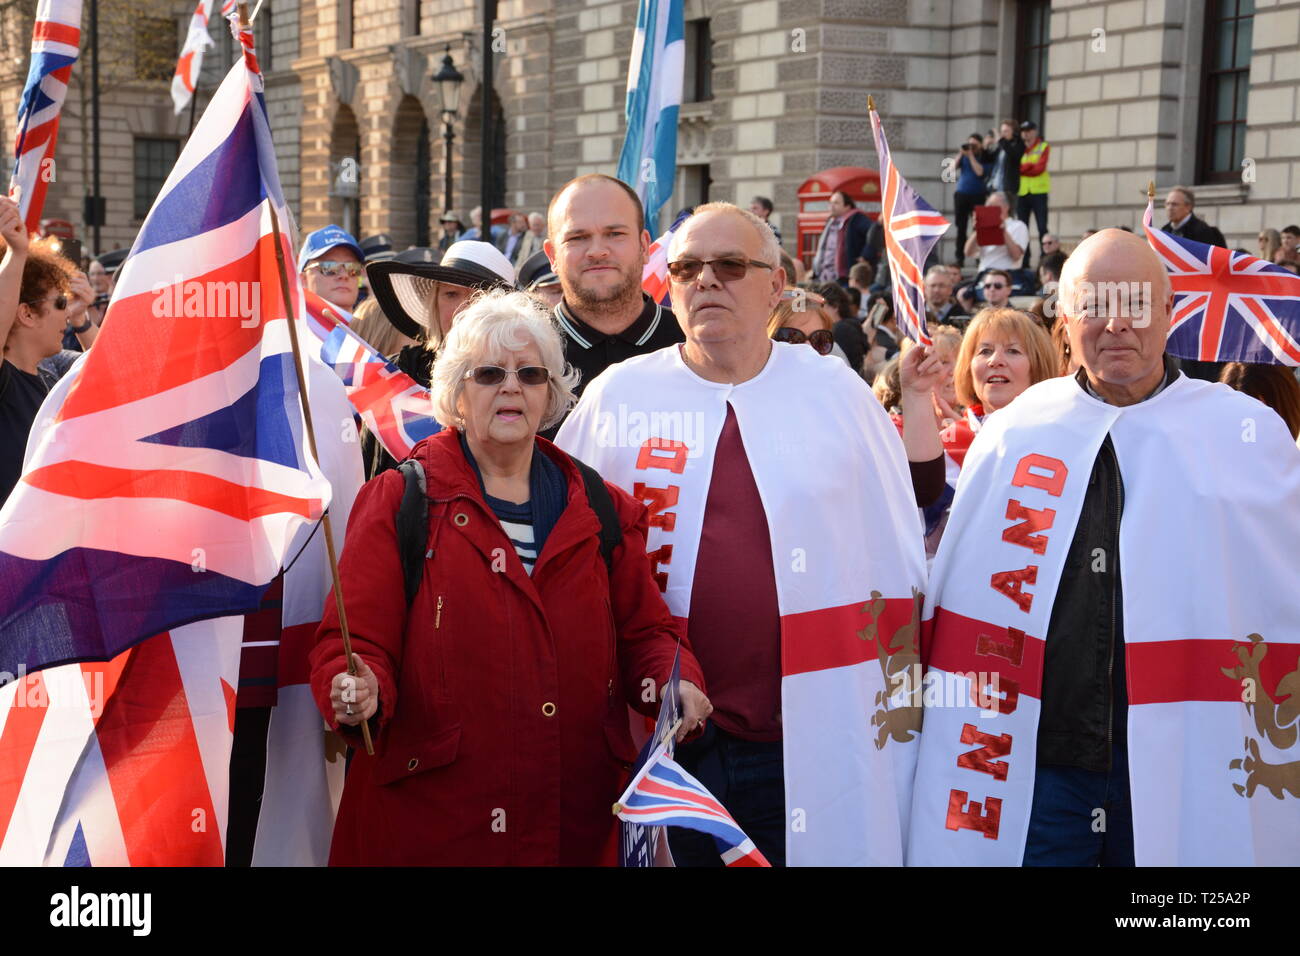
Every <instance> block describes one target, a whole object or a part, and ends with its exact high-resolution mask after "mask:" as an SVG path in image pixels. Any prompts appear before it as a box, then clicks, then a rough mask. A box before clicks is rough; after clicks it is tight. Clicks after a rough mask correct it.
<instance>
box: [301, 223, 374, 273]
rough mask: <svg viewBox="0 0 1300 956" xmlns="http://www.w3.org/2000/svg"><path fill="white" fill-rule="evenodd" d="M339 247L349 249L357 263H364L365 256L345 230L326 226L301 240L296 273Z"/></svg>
mask: <svg viewBox="0 0 1300 956" xmlns="http://www.w3.org/2000/svg"><path fill="white" fill-rule="evenodd" d="M339 246H345V247H347V248H348V249H351V250H352V252H353V254H355V255H356V257H357V262H365V261H366V254H365V253H364V252H362V251H361V246H359V245H358V244H357V241H356V240H355V239H353V238H352V236H351V235H350V234H349V233H347V232H346V231H345V230H343V229H341V228H340V227H338V226H326V227H325V228H324V229H317V230H316V231H315V232H313V233H310V234H309V235H308V236H307V238H306V239H305V240H303V244H302V251H301V252H299V253H298V271H299V272H302V270H303V269H305V268H307V263H309V262H311V261H312V260H313V259H319V258H320V257H321V256H323V255H325V253H327V252H329V251H330V250H331V249H336V248H338V247H339Z"/></svg>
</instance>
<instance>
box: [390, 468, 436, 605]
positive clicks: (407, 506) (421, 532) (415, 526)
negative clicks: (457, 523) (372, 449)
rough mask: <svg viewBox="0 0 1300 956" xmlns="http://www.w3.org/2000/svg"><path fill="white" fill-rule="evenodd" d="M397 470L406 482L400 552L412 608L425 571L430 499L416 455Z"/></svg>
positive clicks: (399, 531) (399, 514)
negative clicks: (426, 492)
mask: <svg viewBox="0 0 1300 956" xmlns="http://www.w3.org/2000/svg"><path fill="white" fill-rule="evenodd" d="M397 470H398V471H400V472H401V473H402V479H403V480H404V481H405V482H406V487H405V488H404V489H403V491H402V503H401V504H400V505H399V506H398V508H397V553H398V554H399V555H400V556H401V559H402V583H403V584H404V585H405V588H406V606H407V607H408V608H409V607H410V606H411V604H412V602H414V601H415V594H416V592H417V591H419V590H420V578H421V577H422V576H423V574H424V559H425V557H426V556H427V555H426V552H427V550H428V545H429V499H428V496H427V495H426V494H425V483H424V466H423V465H421V464H420V462H419V461H418V460H417V459H415V458H408V459H407V460H406V461H404V462H402V463H401V464H400V465H398V466H397Z"/></svg>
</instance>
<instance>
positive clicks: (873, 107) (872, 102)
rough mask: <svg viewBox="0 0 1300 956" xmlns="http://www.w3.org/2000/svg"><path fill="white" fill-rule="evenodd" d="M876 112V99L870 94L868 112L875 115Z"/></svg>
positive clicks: (868, 96) (868, 95)
mask: <svg viewBox="0 0 1300 956" xmlns="http://www.w3.org/2000/svg"><path fill="white" fill-rule="evenodd" d="M875 111H876V98H875V97H874V96H872V95H871V94H870V93H868V94H867V112H868V113H874V112H875Z"/></svg>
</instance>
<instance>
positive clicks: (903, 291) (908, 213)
mask: <svg viewBox="0 0 1300 956" xmlns="http://www.w3.org/2000/svg"><path fill="white" fill-rule="evenodd" d="M868 112H869V113H870V114H871V131H872V133H873V134H874V135H875V137H876V154H877V156H879V158H880V182H881V197H880V225H881V227H882V228H883V229H884V232H885V255H886V256H888V258H889V274H890V277H891V278H892V280H893V285H894V315H895V317H896V318H897V320H898V326H899V328H901V329H902V330H903V334H904V335H906V336H907V337H908V338H910V339H912V340H913V341H916V342H919V343H920V344H922V345H929V344H931V341H930V333H929V331H928V330H927V329H926V327H925V284H924V272H925V260H926V258H927V257H929V255H930V250H931V249H933V248H934V244H935V243H936V242H938V241H939V238H940V237H941V236H942V235H943V234H944V233H945V232H946V231H947V230H948V220H947V219H944V218H943V216H941V215H940V214H939V213H938V212H937V211H936V210H935V208H934V207H933V206H931V205H930V204H929V203H928V202H926V201H925V200H924V199H922V198H921V196H920V194H919V193H917V191H916V190H915V189H913V188H912V187H911V186H910V185H908V182H907V180H906V179H904V178H903V175H902V173H900V172H899V171H898V167H897V166H895V165H894V160H893V157H892V156H890V153H889V141H888V140H886V139H885V131H884V130H883V129H881V126H880V115H879V114H878V113H877V112H876V111H875V110H874V109H870V108H869V109H868Z"/></svg>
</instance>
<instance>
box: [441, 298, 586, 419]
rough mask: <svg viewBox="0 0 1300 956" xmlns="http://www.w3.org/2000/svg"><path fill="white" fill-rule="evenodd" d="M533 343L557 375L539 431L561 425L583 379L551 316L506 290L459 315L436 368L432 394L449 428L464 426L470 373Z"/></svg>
mask: <svg viewBox="0 0 1300 956" xmlns="http://www.w3.org/2000/svg"><path fill="white" fill-rule="evenodd" d="M529 342H531V343H532V344H534V345H536V346H537V351H538V352H539V353H540V354H541V359H542V364H543V365H545V366H546V368H547V370H549V371H550V373H551V374H550V378H549V379H548V380H547V383H546V389H547V392H548V395H549V397H548V399H547V402H546V411H545V412H544V413H543V415H542V421H541V424H540V426H539V427H540V428H542V429H546V428H550V427H551V426H552V425H554V424H556V423H557V422H559V421H560V419H562V418H563V417H564V414H565V412H567V411H568V410H569V406H571V405H572V404H573V402H574V394H573V389H574V388H575V387H576V386H577V384H578V380H579V378H580V375H579V373H578V372H577V371H575V370H574V369H573V368H571V367H569V366H568V365H567V364H566V363H565V361H564V345H563V343H562V341H561V339H560V330H559V328H558V327H557V326H556V324H555V320H554V319H553V318H552V317H551V313H549V312H547V311H546V310H545V309H544V308H543V307H542V306H541V305H539V304H538V302H537V301H536V300H535V299H533V297H532V296H530V295H528V294H527V293H525V292H508V291H506V290H504V289H493V290H490V291H487V292H482V293H480V294H479V295H477V296H475V297H474V299H473V301H472V302H471V303H470V304H469V305H468V306H466V308H465V309H464V310H463V311H462V312H461V313H460V315H458V316H456V322H455V324H454V325H452V327H451V331H450V332H448V333H447V338H446V339H445V340H444V341H443V344H442V350H441V351H440V352H439V353H438V358H437V360H436V361H435V362H434V365H433V376H432V381H431V383H430V387H429V393H430V397H431V398H432V399H433V414H434V417H436V418H437V419H438V421H440V422H442V423H443V424H444V425H454V424H457V423H459V422H460V420H461V415H460V411H459V410H458V408H457V405H458V404H459V402H460V396H461V393H462V392H463V391H464V389H465V375H466V373H467V372H469V370H470V369H472V368H475V367H476V366H478V365H481V364H483V363H484V362H492V361H495V360H497V359H498V358H500V356H501V354H502V353H503V352H517V351H519V350H520V349H522V348H524V347H526V346H527V345H528V343H529Z"/></svg>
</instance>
